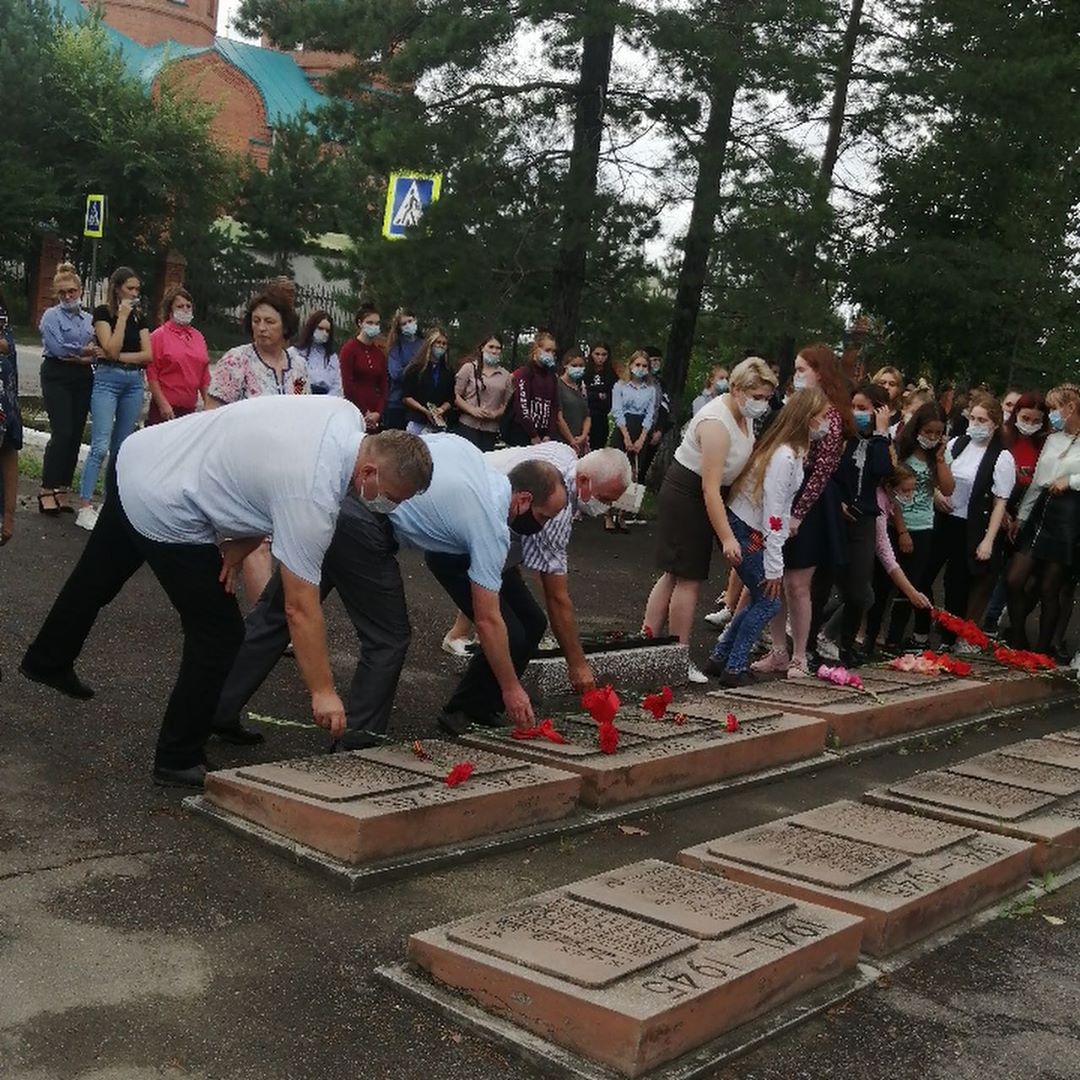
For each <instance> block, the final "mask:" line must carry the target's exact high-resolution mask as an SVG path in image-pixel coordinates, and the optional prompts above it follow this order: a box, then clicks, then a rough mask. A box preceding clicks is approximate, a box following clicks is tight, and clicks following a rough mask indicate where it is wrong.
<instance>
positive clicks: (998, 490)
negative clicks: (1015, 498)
mask: <svg viewBox="0 0 1080 1080" xmlns="http://www.w3.org/2000/svg"><path fill="white" fill-rule="evenodd" d="M955 443H956V440H955V439H951V440H950V441H949V446H948V452H947V454H946V457H945V460H946V462H947V463H948V464H949V465H950V466H951V467H952V474H953V480H955V481H956V487H955V488H954V489H953V493H952V494H951V495H950V496H949V501H950V502H951V503H952V507H953V508H952V516H953V517H957V518H963V519H964V520H965V521H966V520H967V516H968V505H969V504H970V502H971V491H972V488H974V486H975V476H976V475H977V473H978V471H979V466H980V465H981V464H982V459H983V455H984V454H985V453H986V448H987V445H988V444H987V443H977V442H976V441H975V440H974V439H971V440H970V441H969V442H968V444H967V446H965V447H964V450H963V453H961V454H960V456H959V457H953V452H952V451H953V446H954V445H955ZM1015 484H1016V462H1015V461H1014V460H1013V456H1012V454H1010V453H1009V451H1008V450H1002V451H1001V453H1000V454H999V455H998V459H997V461H996V462H994V479H993V483H992V484H991V485H990V492H991V494H992V495H993V496H994V497H995V498H998V499H1007V498H1008V497H1009V496H1010V495H1011V494H1012V489H1013V486H1014V485H1015Z"/></svg>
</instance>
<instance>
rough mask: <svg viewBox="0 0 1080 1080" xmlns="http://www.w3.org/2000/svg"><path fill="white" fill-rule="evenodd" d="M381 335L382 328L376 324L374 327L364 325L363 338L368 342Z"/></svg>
mask: <svg viewBox="0 0 1080 1080" xmlns="http://www.w3.org/2000/svg"><path fill="white" fill-rule="evenodd" d="M381 333H382V327H381V326H380V325H379V324H378V323H376V324H375V325H374V326H371V325H368V324H365V326H364V327H363V334H364V337H366V338H367V339H368V340H369V341H370V340H371V339H372V338H377V337H378V336H379V334H381Z"/></svg>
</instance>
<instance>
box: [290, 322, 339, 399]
mask: <svg viewBox="0 0 1080 1080" xmlns="http://www.w3.org/2000/svg"><path fill="white" fill-rule="evenodd" d="M296 351H297V352H298V353H299V354H300V355H301V356H302V357H303V358H304V363H305V364H306V365H307V369H308V378H309V379H311V392H312V393H313V394H330V395H331V396H332V397H344V391H343V390H342V389H341V361H340V360H339V359H338V354H337V353H336V352H335V351H334V320H333V319H332V318H331V317H330V312H329V311H316V312H313V313H312V315H311V316H310V318H309V319H308V321H307V322H306V323H304V328H303V330H301V331H300V336H299V337H298V338H297V339H296Z"/></svg>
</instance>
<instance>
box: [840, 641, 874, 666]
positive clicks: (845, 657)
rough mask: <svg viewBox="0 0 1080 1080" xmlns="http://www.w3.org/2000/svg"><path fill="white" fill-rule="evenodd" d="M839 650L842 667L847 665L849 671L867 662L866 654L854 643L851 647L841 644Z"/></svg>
mask: <svg viewBox="0 0 1080 1080" xmlns="http://www.w3.org/2000/svg"><path fill="white" fill-rule="evenodd" d="M837 651H838V652H839V653H840V660H839V661H838V662H839V663H840V665H841V666H842V667H846V668H847V669H848V671H851V670H853V669H854V668H857V667H862V665H863V664H865V663H866V660H867V657H866V654H865V653H864V652H863V651H862V649H860V648H859V647H858V646H856V645H852V646H851V647H850V648H845V647H844V646H841V647H840V648H839V649H838V650H837Z"/></svg>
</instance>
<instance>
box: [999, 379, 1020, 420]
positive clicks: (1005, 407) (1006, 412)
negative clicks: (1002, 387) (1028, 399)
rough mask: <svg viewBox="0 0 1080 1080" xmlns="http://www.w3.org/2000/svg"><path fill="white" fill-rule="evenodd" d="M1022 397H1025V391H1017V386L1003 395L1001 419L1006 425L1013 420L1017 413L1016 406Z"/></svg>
mask: <svg viewBox="0 0 1080 1080" xmlns="http://www.w3.org/2000/svg"><path fill="white" fill-rule="evenodd" d="M1021 397H1023V391H1022V390H1017V389H1016V387H1015V386H1012V387H1010V388H1009V389H1008V390H1006V391H1005V393H1004V394H1002V395H1001V417H1002V420H1003V421H1004V423H1006V424H1008V422H1009V421H1010V420H1011V419H1012V418H1013V413H1014V412H1016V406H1017V403H1018V402H1019V401H1020V398H1021Z"/></svg>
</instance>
